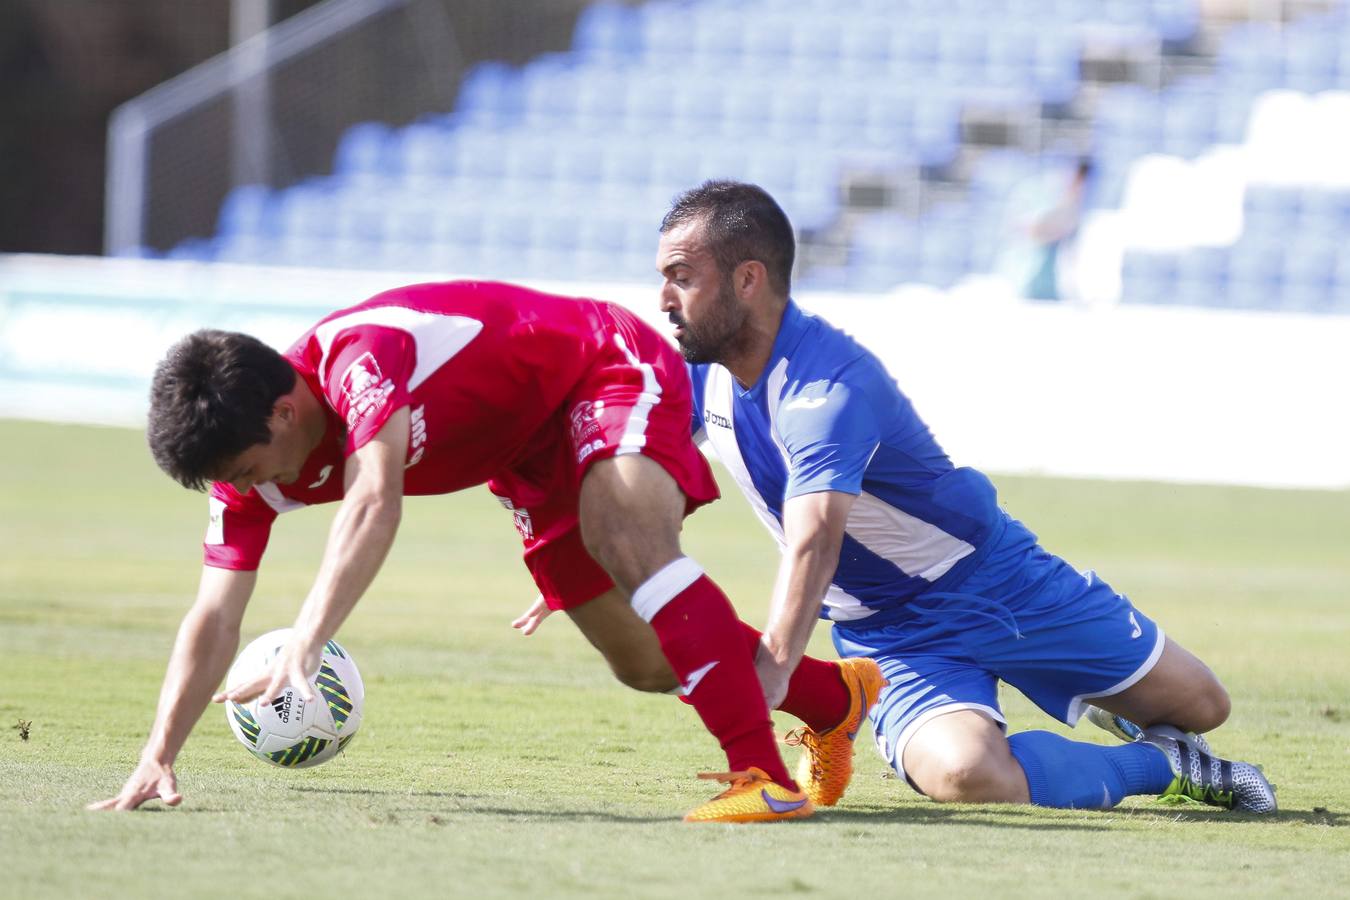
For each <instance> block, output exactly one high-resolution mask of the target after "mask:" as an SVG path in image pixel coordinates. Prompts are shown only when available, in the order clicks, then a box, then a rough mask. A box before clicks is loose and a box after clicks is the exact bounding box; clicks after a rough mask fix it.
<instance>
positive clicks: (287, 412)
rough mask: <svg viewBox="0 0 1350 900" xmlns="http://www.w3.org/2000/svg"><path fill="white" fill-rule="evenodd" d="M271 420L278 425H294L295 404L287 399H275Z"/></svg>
mask: <svg viewBox="0 0 1350 900" xmlns="http://www.w3.org/2000/svg"><path fill="white" fill-rule="evenodd" d="M272 418H273V420H275V422H276V424H278V425H288V426H289V425H294V424H295V420H296V409H295V403H294V402H293V401H292V400H291V399H290V398H289V397H279V398H277V402H276V403H274V404H273V405H272Z"/></svg>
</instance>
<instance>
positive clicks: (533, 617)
mask: <svg viewBox="0 0 1350 900" xmlns="http://www.w3.org/2000/svg"><path fill="white" fill-rule="evenodd" d="M552 612H553V610H551V609H549V608H548V604H547V603H545V602H544V595H543V594H540V595H539V596H538V597H535V598H534V603H532V604H530V608H529V609H527V610H525V612H523V613H521V614H520V615H518V616H516V618H515V620H514V621H513V622H512V623H511V627H512V628H519V629H520V633H521V634H534V632H535V629H537V628H538V627H539V626H540V624H542V623H543V621H544V620H545V619H547V618H548V617H549V615H550V614H551V613H552Z"/></svg>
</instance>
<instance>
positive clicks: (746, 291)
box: [731, 259, 764, 300]
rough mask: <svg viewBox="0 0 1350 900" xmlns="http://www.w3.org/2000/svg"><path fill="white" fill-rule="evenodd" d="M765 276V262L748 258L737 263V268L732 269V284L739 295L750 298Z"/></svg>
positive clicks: (744, 298) (742, 297) (741, 297)
mask: <svg viewBox="0 0 1350 900" xmlns="http://www.w3.org/2000/svg"><path fill="white" fill-rule="evenodd" d="M756 270H758V271H756ZM763 278H764V266H763V264H762V263H758V262H755V261H754V260H753V259H747V260H744V261H743V262H740V263H737V264H736V268H735V269H733V270H732V272H731V286H732V288H733V289H734V290H735V291H736V296H737V297H739V298H740V299H741V300H748V299H750V297H752V296H754V293H755V291H756V290H758V289H759V286H760V284H761V283H762V281H763Z"/></svg>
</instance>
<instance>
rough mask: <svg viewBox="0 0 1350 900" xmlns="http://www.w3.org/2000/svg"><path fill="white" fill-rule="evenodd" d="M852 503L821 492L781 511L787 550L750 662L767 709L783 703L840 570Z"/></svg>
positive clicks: (842, 496) (836, 494)
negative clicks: (762, 631)
mask: <svg viewBox="0 0 1350 900" xmlns="http://www.w3.org/2000/svg"><path fill="white" fill-rule="evenodd" d="M854 499H856V498H855V497H854V496H853V495H852V494H843V493H839V492H838V491H821V492H819V493H815V494H803V495H801V496H799V497H793V498H792V499H791V500H788V501H787V503H786V504H784V506H783V532H784V535H785V537H786V540H787V546H786V547H785V548H784V550H783V559H782V562H781V563H779V566H778V577H777V579H776V580H775V581H774V587H773V599H772V601H771V603H770V606H769V621H768V624H767V625H765V627H764V637H763V638H762V639H761V645H760V650H759V653H758V654H757V656H756V659H755V667H756V669H758V671H759V677H760V681H761V683H762V684H763V686H764V696H765V699H767V700H768V702H769V708H770V709H774V708H776V707H777V706H778V704H780V703H781V702H782V701H783V697H784V696H785V695H786V694H787V683H788V679H789V678H790V677H791V676H792V673H793V671H794V670H795V669H796V668H797V664H798V663H799V662H801V659H802V655H803V654H804V653H805V652H806V644H807V642H808V641H809V640H810V639H811V631H812V630H813V629H814V628H815V625H816V619H817V617H818V616H819V615H820V605H821V603H822V602H823V601H824V599H825V591H826V590H828V589H829V586H830V580H831V579H833V578H834V572H835V569H836V568H837V567H838V566H839V549H840V547H841V546H842V545H843V541H844V526H845V524H846V523H847V522H848V513H849V510H850V509H851V508H852V507H853V501H854Z"/></svg>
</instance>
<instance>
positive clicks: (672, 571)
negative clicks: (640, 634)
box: [632, 556, 703, 622]
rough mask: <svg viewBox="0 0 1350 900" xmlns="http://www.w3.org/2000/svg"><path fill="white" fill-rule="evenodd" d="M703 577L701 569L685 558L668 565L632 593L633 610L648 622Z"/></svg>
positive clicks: (682, 557)
mask: <svg viewBox="0 0 1350 900" xmlns="http://www.w3.org/2000/svg"><path fill="white" fill-rule="evenodd" d="M702 577H703V567H702V566H700V565H699V564H698V563H696V562H694V561H693V560H692V559H690V558H689V557H687V556H681V557H680V558H679V559H677V560H675V561H674V562H672V563H670V564H668V565H667V566H666V567H665V568H663V569H661V571H659V572H657V573H656V574H655V575H653V576H652V577H651V578H648V579H647V580H646V581H644V582H642V584H640V585H638V589H637V590H635V591H633V600H632V603H633V609H634V610H636V611H637V614H638V615H639V616H642V618H643V619H645V620H646V621H648V622H650V621H651V620H652V619H654V618H656V614H657V613H659V612H660V611H661V610H662V609H664V608H665V606H666V604H667V603H669V602H670V601H672V600H674V599H675V598H676V597H678V596H679V595H680V594H681V593H683V592H684V589H685V588H687V587H689V585H691V584H693V583H694V582H695V581H698V580H699V579H700V578H702Z"/></svg>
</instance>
